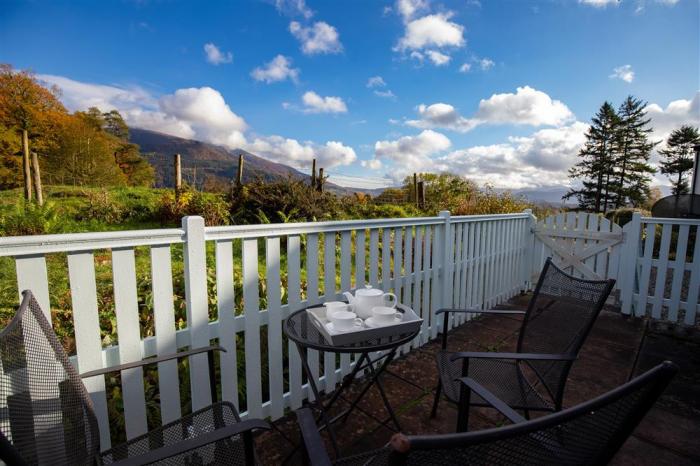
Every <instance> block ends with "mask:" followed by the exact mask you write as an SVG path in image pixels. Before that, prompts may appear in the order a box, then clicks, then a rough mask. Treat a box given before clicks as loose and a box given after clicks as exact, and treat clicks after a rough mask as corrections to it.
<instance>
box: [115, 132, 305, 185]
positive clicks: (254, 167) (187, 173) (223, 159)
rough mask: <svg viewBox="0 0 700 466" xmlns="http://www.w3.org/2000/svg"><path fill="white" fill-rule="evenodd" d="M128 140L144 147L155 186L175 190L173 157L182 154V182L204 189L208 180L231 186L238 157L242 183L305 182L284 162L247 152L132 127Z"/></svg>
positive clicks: (142, 150) (301, 176) (303, 176)
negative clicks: (297, 180) (242, 161)
mask: <svg viewBox="0 0 700 466" xmlns="http://www.w3.org/2000/svg"><path fill="white" fill-rule="evenodd" d="M129 139H130V141H131V142H133V143H134V144H138V145H139V146H140V147H141V152H142V153H143V154H144V155H145V156H146V157H147V158H148V161H149V162H150V163H151V164H152V165H153V166H154V167H155V171H156V186H157V187H173V186H174V185H175V168H174V166H173V154H180V155H181V161H182V162H181V163H182V169H183V179H184V180H185V181H187V182H189V183H196V185H197V186H201V185H202V184H203V183H204V181H205V180H206V179H207V178H208V177H209V178H211V177H213V178H214V179H216V180H218V181H221V182H225V183H230V182H231V180H233V179H234V177H235V176H236V172H237V170H238V155H239V154H243V155H244V164H243V168H244V170H243V182H244V183H245V182H249V181H252V180H253V179H255V178H258V177H260V178H262V179H264V180H268V181H272V180H275V179H280V178H287V177H288V176H291V177H292V178H298V179H305V178H308V175H305V174H303V173H301V172H299V171H298V170H296V169H294V168H292V167H289V166H287V165H283V164H281V163H275V162H270V161H269V160H266V159H263V158H262V157H258V156H257V155H254V154H251V153H249V152H246V151H244V150H240V149H238V150H229V149H226V148H225V147H221V146H216V145H214V144H209V143H206V142H201V141H194V140H191V139H183V138H179V137H176V136H170V135H168V134H163V133H158V132H155V131H149V130H145V129H139V128H130V130H129Z"/></svg>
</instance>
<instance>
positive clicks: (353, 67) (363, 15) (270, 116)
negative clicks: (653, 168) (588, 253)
mask: <svg viewBox="0 0 700 466" xmlns="http://www.w3.org/2000/svg"><path fill="white" fill-rule="evenodd" d="M699 4H700V2H698V1H697V0H622V1H620V2H618V1H615V0H580V1H579V0H543V1H535V0H531V1H528V0H502V1H496V0H491V1H489V0H481V1H476V0H453V1H451V0H446V1H442V2H438V1H430V0H398V1H393V0H386V1H377V0H353V1H328V0H325V1H320V0H306V1H302V0H267V1H264V0H247V1H236V2H223V1H221V2H194V1H192V2H177V1H155V0H153V1H148V0H141V1H101V2H99V3H98V2H89V1H71V2H65V1H32V2H15V1H8V0H4V1H3V3H2V8H3V13H2V14H1V15H0V62H6V63H10V64H12V65H13V66H15V67H16V68H22V69H24V68H30V69H32V70H34V71H35V72H36V73H37V74H38V75H39V76H40V77H41V78H42V79H44V80H46V81H47V82H49V83H53V84H57V85H58V86H59V87H61V89H62V91H63V99H64V102H65V103H66V104H67V106H68V107H69V108H71V109H73V110H74V109H79V108H83V107H85V106H88V105H97V106H99V107H101V108H103V109H105V110H106V109H109V108H117V109H119V110H120V111H122V113H123V114H125V116H126V117H127V121H128V122H129V123H130V124H131V125H132V126H141V127H146V128H150V129H154V130H159V131H163V132H167V133H170V134H175V135H179V136H183V137H191V138H195V139H201V140H205V141H209V142H214V143H217V144H222V145H226V146H228V147H231V148H233V147H243V148H246V149H248V150H250V151H251V152H255V153H257V154H258V155H261V156H264V157H267V158H270V159H272V160H276V161H280V162H283V163H287V164H290V165H293V166H295V167H298V168H300V169H302V170H306V169H308V166H309V164H310V160H311V159H312V158H314V157H316V158H317V159H319V160H320V161H321V162H322V165H324V166H325V167H326V168H327V170H328V171H329V172H331V173H332V174H334V175H335V176H334V181H336V182H339V183H341V184H353V185H358V184H360V185H364V186H367V187H374V186H379V185H381V184H385V183H390V182H395V181H396V180H398V179H400V178H401V177H402V176H404V175H406V174H409V173H412V172H413V171H421V170H423V171H437V170H449V171H453V172H456V173H459V174H462V175H465V176H468V177H470V178H473V179H475V180H476V181H478V182H480V183H486V182H489V183H492V184H494V185H496V186H497V187H507V188H546V187H551V186H559V187H562V186H566V185H568V183H569V180H568V179H567V177H566V169H567V168H568V166H570V165H571V164H572V163H574V162H575V159H576V157H575V155H576V153H577V151H578V148H579V147H580V144H581V143H582V141H583V133H584V132H585V130H586V125H587V122H588V121H589V119H590V117H591V116H592V115H593V113H594V112H595V111H596V110H597V108H598V107H599V106H600V104H601V103H602V102H603V101H605V100H606V99H607V100H611V101H612V102H613V103H615V104H616V105H617V104H619V103H620V102H621V101H622V99H623V98H624V97H625V96H627V95H628V94H633V95H635V96H637V97H640V98H642V99H644V100H646V101H648V102H649V103H650V107H649V109H648V112H649V116H650V117H651V118H652V120H653V122H654V126H655V129H656V131H655V133H654V137H655V138H663V137H665V136H666V135H667V134H668V133H669V132H670V131H671V130H672V129H673V128H674V127H676V126H678V125H680V124H682V123H690V124H695V125H698V124H700V95H699V94H698V90H699V89H700V58H699V57H700V50H699V47H700V46H699V44H700V11H699ZM256 70H257V71H256ZM371 78H374V79H371ZM379 78H381V79H379ZM657 182H659V183H665V181H664V179H663V178H662V177H658V179H657Z"/></svg>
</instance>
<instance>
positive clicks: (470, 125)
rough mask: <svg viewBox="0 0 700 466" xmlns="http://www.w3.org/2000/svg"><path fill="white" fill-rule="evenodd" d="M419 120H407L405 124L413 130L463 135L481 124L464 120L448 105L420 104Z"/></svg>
mask: <svg viewBox="0 0 700 466" xmlns="http://www.w3.org/2000/svg"><path fill="white" fill-rule="evenodd" d="M417 110H418V115H419V116H420V119H419V120H408V121H406V124H407V125H408V126H413V127H415V128H444V129H449V130H452V131H458V132H460V133H465V132H467V131H470V130H472V129H474V128H475V127H476V126H477V125H479V124H480V123H481V122H480V121H478V120H475V119H471V118H465V117H463V116H461V115H460V114H459V112H458V111H457V110H456V109H455V108H454V107H453V106H452V105H450V104H445V103H435V104H432V105H427V106H426V105H424V104H420V105H419V106H418V107H417Z"/></svg>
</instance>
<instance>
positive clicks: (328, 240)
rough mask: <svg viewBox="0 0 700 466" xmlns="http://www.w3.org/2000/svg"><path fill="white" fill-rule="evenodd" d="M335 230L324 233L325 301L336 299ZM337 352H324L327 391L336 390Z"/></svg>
mask: <svg viewBox="0 0 700 466" xmlns="http://www.w3.org/2000/svg"><path fill="white" fill-rule="evenodd" d="M335 275H336V274H335V232H331V233H324V234H323V293H324V298H325V299H324V301H335V299H336V290H335ZM335 370H336V365H335V353H329V352H325V353H323V373H324V378H325V392H326V393H330V392H332V391H333V390H335V385H336V377H335Z"/></svg>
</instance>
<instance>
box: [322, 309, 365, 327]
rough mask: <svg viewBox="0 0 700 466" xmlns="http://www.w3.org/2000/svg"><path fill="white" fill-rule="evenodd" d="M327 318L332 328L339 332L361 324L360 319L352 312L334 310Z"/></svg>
mask: <svg viewBox="0 0 700 466" xmlns="http://www.w3.org/2000/svg"><path fill="white" fill-rule="evenodd" d="M328 318H329V320H330V321H331V323H333V328H335V329H336V330H339V331H341V332H342V331H345V330H352V329H354V328H356V327H361V326H362V319H360V318H359V317H357V314H355V313H354V312H349V311H334V312H333V313H332V314H331V315H330V316H329V317H328Z"/></svg>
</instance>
